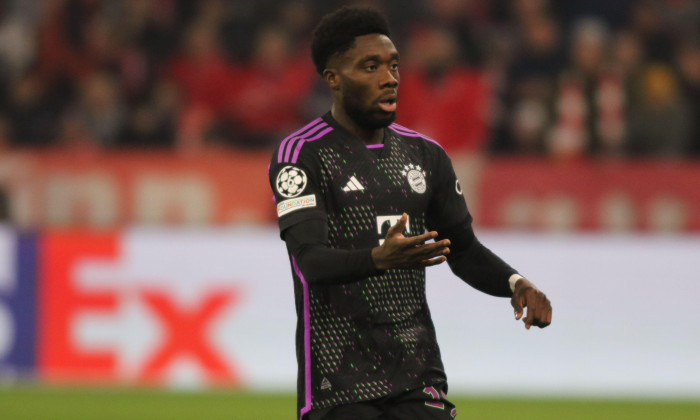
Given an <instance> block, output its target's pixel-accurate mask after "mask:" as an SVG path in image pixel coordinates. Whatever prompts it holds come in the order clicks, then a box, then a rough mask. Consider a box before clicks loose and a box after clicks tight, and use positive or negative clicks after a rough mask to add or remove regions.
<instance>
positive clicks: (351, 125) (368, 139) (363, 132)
mask: <svg viewBox="0 0 700 420" xmlns="http://www.w3.org/2000/svg"><path fill="white" fill-rule="evenodd" d="M331 115H332V116H333V119H335V120H336V121H337V122H338V124H340V125H341V126H342V127H343V128H344V129H346V130H348V131H349V132H350V134H352V135H354V136H355V137H357V138H359V139H360V140H362V141H363V142H364V143H365V144H381V143H382V142H383V141H384V130H383V129H381V128H364V127H360V126H359V125H357V123H355V121H353V120H352V118H350V117H349V116H348V114H347V113H345V112H344V111H343V110H342V107H340V106H336V104H333V106H332V107H331Z"/></svg>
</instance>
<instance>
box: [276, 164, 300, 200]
mask: <svg viewBox="0 0 700 420" xmlns="http://www.w3.org/2000/svg"><path fill="white" fill-rule="evenodd" d="M306 184H307V178H306V173H305V172H304V171H303V170H302V169H300V168H297V167H296V166H285V167H284V168H282V169H281V170H280V171H279V173H278V174H277V181H276V188H277V192H278V193H280V195H281V196H283V197H287V198H294V197H296V196H298V195H299V194H301V193H302V192H304V189H305V188H306Z"/></svg>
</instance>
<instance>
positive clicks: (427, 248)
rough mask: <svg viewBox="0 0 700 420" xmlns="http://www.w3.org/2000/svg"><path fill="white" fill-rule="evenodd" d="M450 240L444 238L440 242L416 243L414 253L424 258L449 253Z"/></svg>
mask: <svg viewBox="0 0 700 420" xmlns="http://www.w3.org/2000/svg"><path fill="white" fill-rule="evenodd" d="M449 246H450V241H449V240H447V239H443V240H442V241H439V242H434V243H431V244H426V245H415V246H414V247H413V255H416V256H421V257H422V258H432V257H436V256H438V255H447V254H449V253H450V248H449Z"/></svg>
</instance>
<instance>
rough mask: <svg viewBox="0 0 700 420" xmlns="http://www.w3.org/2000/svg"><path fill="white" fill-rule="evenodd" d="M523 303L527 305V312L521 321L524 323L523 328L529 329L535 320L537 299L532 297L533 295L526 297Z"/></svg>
mask: <svg viewBox="0 0 700 420" xmlns="http://www.w3.org/2000/svg"><path fill="white" fill-rule="evenodd" d="M525 305H526V306H527V314H526V315H525V318H523V322H524V323H525V328H526V329H528V330H529V329H530V327H531V326H532V324H534V322H535V316H536V314H537V309H538V307H539V305H538V304H537V299H534V298H533V297H530V298H529V299H526V303H525Z"/></svg>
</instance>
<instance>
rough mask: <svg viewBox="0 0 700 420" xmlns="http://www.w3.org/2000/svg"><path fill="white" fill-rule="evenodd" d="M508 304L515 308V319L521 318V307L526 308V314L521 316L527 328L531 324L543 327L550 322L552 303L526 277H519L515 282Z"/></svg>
mask: <svg viewBox="0 0 700 420" xmlns="http://www.w3.org/2000/svg"><path fill="white" fill-rule="evenodd" d="M510 304H511V305H513V309H515V319H516V320H519V319H520V318H522V316H523V308H527V315H526V316H525V318H523V322H524V323H525V328H527V329H528V330H529V329H530V327H531V326H533V325H534V326H536V327H540V328H544V327H546V326H547V325H549V324H551V323H552V305H551V304H550V303H549V299H547V296H545V294H544V293H542V292H541V291H539V290H538V289H537V288H536V287H535V285H534V284H532V283H530V282H529V281H527V280H526V279H520V280H518V281H517V282H516V283H515V290H514V291H513V298H512V299H511V300H510Z"/></svg>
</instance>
